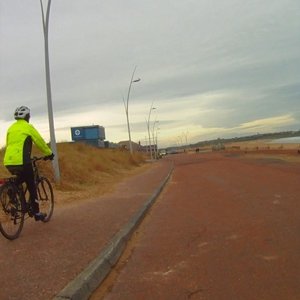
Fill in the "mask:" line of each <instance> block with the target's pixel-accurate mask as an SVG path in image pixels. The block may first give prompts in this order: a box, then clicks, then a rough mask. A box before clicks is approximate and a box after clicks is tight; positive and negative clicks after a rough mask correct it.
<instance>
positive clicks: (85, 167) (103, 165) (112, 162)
mask: <svg viewBox="0 0 300 300" xmlns="http://www.w3.org/2000/svg"><path fill="white" fill-rule="evenodd" d="M57 151H58V156H59V166H60V174H61V182H60V183H59V184H54V176H53V170H52V164H51V163H50V162H48V161H47V162H44V161H41V162H40V164H39V166H40V170H41V173H42V174H44V175H45V176H46V177H48V178H49V179H50V180H51V182H52V183H53V186H54V190H55V196H56V197H55V198H56V202H57V203H58V204H65V203H69V202H73V201H74V200H80V199H85V198H88V197H95V196H97V195H101V194H104V193H106V192H109V191H112V190H113V188H114V186H115V184H116V183H118V182H120V181H121V180H122V179H123V178H125V177H127V176H130V175H133V174H136V173H138V172H141V171H143V170H144V169H145V168H147V165H146V164H144V162H145V158H144V157H143V155H142V154H139V153H134V155H133V156H131V155H130V153H129V152H128V151H122V150H119V149H99V148H95V147H92V146H89V145H85V144H77V143H74V144H73V143H61V144H58V145H57ZM33 154H35V155H36V156H39V155H40V156H41V154H40V153H39V152H38V151H36V150H34V151H33ZM3 155H4V150H3V149H2V150H1V151H0V160H1V163H0V177H7V176H9V173H8V171H7V170H6V169H5V167H4V166H3V163H2V161H3Z"/></svg>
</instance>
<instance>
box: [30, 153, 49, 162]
mask: <svg viewBox="0 0 300 300" xmlns="http://www.w3.org/2000/svg"><path fill="white" fill-rule="evenodd" d="M38 160H50V158H49V157H48V155H46V156H40V157H37V156H33V157H32V158H31V161H32V162H33V163H34V162H36V161H38Z"/></svg>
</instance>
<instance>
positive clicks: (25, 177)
mask: <svg viewBox="0 0 300 300" xmlns="http://www.w3.org/2000/svg"><path fill="white" fill-rule="evenodd" d="M6 168H7V169H8V171H9V172H10V173H11V174H13V175H16V176H17V184H22V183H23V182H25V183H26V185H27V188H28V191H29V195H30V204H31V208H32V210H33V213H34V214H35V213H38V212H39V204H38V203H37V202H36V201H35V200H36V199H37V198H38V197H37V191H36V186H35V183H34V174H33V169H32V165H31V164H25V165H20V166H6Z"/></svg>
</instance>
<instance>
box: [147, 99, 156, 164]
mask: <svg viewBox="0 0 300 300" xmlns="http://www.w3.org/2000/svg"><path fill="white" fill-rule="evenodd" d="M154 109H156V108H155V107H153V102H152V103H151V107H150V110H149V114H148V120H146V123H147V129H148V137H149V150H150V158H151V159H152V146H151V136H150V117H151V112H152V110H154Z"/></svg>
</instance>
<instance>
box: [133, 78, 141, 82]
mask: <svg viewBox="0 0 300 300" xmlns="http://www.w3.org/2000/svg"><path fill="white" fill-rule="evenodd" d="M139 81H141V78H138V79H135V80H132V82H139Z"/></svg>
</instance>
